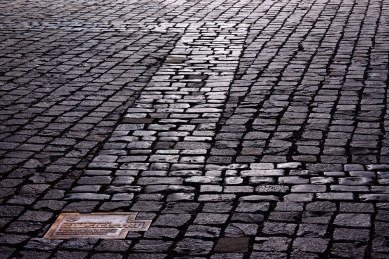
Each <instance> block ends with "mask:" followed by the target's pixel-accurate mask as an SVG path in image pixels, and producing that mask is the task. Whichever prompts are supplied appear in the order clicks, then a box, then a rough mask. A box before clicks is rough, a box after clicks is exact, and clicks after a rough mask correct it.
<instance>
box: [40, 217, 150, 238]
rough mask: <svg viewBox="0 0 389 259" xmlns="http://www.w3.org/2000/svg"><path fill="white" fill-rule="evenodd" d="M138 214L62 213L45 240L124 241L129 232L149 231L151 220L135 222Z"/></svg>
mask: <svg viewBox="0 0 389 259" xmlns="http://www.w3.org/2000/svg"><path fill="white" fill-rule="evenodd" d="M137 214H138V212H95V213H90V214H83V213H61V214H60V215H59V216H58V218H57V220H56V221H55V222H54V224H53V225H52V226H51V228H50V229H49V231H47V233H46V235H45V236H44V238H49V239H69V238H102V239H124V238H125V237H126V235H127V232H128V231H147V230H148V229H149V227H150V224H151V220H135V217H136V215H137Z"/></svg>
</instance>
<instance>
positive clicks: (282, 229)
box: [262, 222, 297, 236]
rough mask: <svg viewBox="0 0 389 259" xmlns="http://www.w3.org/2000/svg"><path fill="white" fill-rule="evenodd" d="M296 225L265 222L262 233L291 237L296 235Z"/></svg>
mask: <svg viewBox="0 0 389 259" xmlns="http://www.w3.org/2000/svg"><path fill="white" fill-rule="evenodd" d="M296 226H297V225H296V224H289V223H282V222H265V223H264V226H263V230H262V232H263V233H264V234H268V235H279V234H284V235H288V236H291V235H293V234H294V231H295V229H296Z"/></svg>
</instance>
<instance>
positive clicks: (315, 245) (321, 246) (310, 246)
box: [293, 237, 329, 253]
mask: <svg viewBox="0 0 389 259" xmlns="http://www.w3.org/2000/svg"><path fill="white" fill-rule="evenodd" d="M328 242H329V240H328V239H323V238H304V237H298V238H296V239H295V240H294V242H293V249H296V250H300V251H304V252H312V253H324V252H325V250H326V249H327V246H328Z"/></svg>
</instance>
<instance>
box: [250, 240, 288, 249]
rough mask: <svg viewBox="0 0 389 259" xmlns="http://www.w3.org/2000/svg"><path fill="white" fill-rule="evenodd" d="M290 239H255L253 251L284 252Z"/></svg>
mask: <svg viewBox="0 0 389 259" xmlns="http://www.w3.org/2000/svg"><path fill="white" fill-rule="evenodd" d="M291 242H292V239H291V238H287V237H256V238H255V244H254V248H253V249H254V251H270V252H275V251H277V252H286V251H287V250H288V247H289V245H290V243H291Z"/></svg>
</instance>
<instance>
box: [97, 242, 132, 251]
mask: <svg viewBox="0 0 389 259" xmlns="http://www.w3.org/2000/svg"><path fill="white" fill-rule="evenodd" d="M131 243H132V241H130V240H102V241H101V243H100V244H99V245H98V246H96V247H95V250H96V251H107V252H123V251H126V250H127V249H128V248H129V247H130V246H131Z"/></svg>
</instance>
